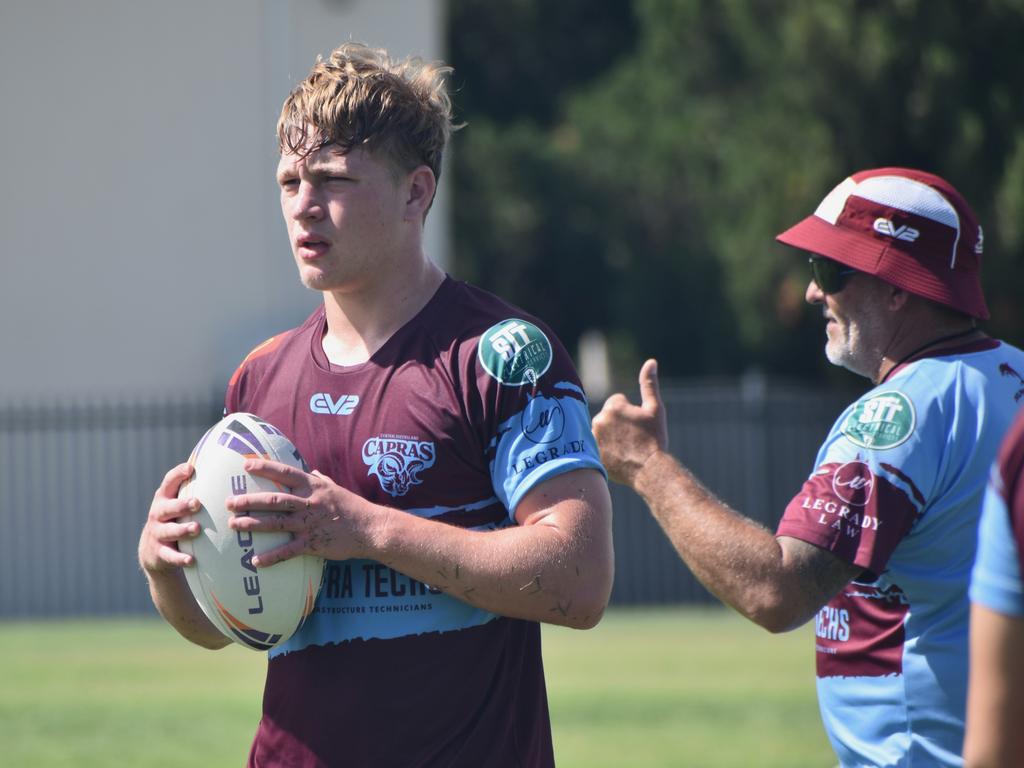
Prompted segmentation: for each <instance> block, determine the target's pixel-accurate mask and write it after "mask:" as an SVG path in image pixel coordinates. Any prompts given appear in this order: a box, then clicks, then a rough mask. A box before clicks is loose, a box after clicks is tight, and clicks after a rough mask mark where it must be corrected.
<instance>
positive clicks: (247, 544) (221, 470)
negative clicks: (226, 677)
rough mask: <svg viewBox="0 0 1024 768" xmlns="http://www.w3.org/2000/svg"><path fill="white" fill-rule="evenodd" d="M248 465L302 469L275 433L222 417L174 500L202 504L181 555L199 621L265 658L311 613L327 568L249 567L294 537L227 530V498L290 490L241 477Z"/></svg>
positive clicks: (255, 422)
mask: <svg viewBox="0 0 1024 768" xmlns="http://www.w3.org/2000/svg"><path fill="white" fill-rule="evenodd" d="M251 458H264V459H271V460H273V461H280V462H283V463H285V464H290V465H291V466H293V467H299V468H300V469H306V466H305V462H303V460H302V457H301V456H299V452H298V451H297V450H296V449H295V446H294V445H292V443H291V441H290V440H289V439H288V438H287V437H285V436H284V434H283V433H282V432H281V431H280V430H279V429H277V428H276V427H274V426H273V425H271V424H268V423H267V422H265V421H263V420H262V419H260V418H258V417H256V416H253V415H252V414H250V413H232V414H231V415H229V416H225V417H224V418H223V419H221V420H220V421H219V422H217V423H216V424H214V425H213V426H212V427H211V428H210V429H209V430H208V431H207V432H206V434H205V435H203V438H202V439H201V440H200V441H199V443H198V444H197V445H196V447H195V449H194V450H193V451H192V455H191V457H189V463H190V464H192V465H193V467H195V472H194V474H193V475H192V477H191V478H190V479H189V480H188V481H187V482H186V483H184V484H183V485H182V486H181V489H180V490H179V492H178V498H181V499H186V498H193V497H195V498H197V499H199V501H200V503H201V504H202V507H201V508H200V510H199V511H198V512H197V513H196V514H195V515H192V516H190V517H189V518H187V519H189V520H197V521H198V522H199V526H200V533H199V536H197V537H196V538H194V539H187V540H186V539H183V540H181V541H179V542H178V548H179V549H180V550H181V551H182V552H185V553H187V554H190V555H192V556H193V557H195V563H194V565H192V566H190V567H188V568H185V569H184V571H185V578H186V579H187V580H188V585H189V588H190V589H191V590H192V594H193V596H194V597H195V599H196V601H197V602H198V603H199V605H200V607H201V608H202V609H203V613H205V614H206V615H207V617H208V618H209V619H210V621H212V622H213V624H214V626H216V627H217V628H218V629H219V630H220V631H221V632H223V633H224V635H225V636H226V637H227V638H229V639H230V640H233V641H234V642H236V643H238V644H240V645H244V646H246V647H247V648H253V649H256V650H261V651H265V650H269V649H271V648H273V647H274V646H277V645H280V644H281V643H283V642H284V641H285V640H287V639H288V638H289V637H291V636H292V635H293V634H294V633H295V631H296V630H297V629H298V628H299V626H301V624H302V622H303V621H304V620H305V618H306V617H307V616H308V615H309V614H310V612H311V611H312V610H313V603H314V602H315V601H316V596H317V593H318V592H319V591H320V583H321V581H322V579H323V572H324V560H323V558H321V557H316V556H313V555H300V556H298V557H293V558H291V559H289V560H284V561H282V562H280V563H277V564H276V565H272V566H270V567H269V568H260V569H259V570H257V569H256V567H255V566H254V565H253V564H252V558H253V555H255V554H259V553H261V552H266V551H267V550H269V549H273V548H274V547H276V546H279V545H280V544H284V543H287V542H288V541H289V540H290V539H291V538H292V535H291V534H290V533H288V532H281V531H278V532H274V533H259V532H252V531H235V530H232V529H231V528H229V527H228V520H229V519H230V518H231V516H232V515H233V514H234V513H233V512H229V511H228V510H227V509H225V507H224V502H225V501H226V500H227V499H228V498H229V497H230V496H237V495H239V494H243V493H258V492H261V491H282V490H283V491H285V492H287V491H288V490H289V489H287V488H284V487H282V486H278V485H277V484H275V483H274V482H272V481H270V480H267V479H265V478H262V477H256V476H255V475H251V474H249V473H248V472H246V471H245V470H244V469H243V465H244V464H245V461H246V460H247V459H251ZM253 514H256V515H258V514H259V513H258V512H255V513H253Z"/></svg>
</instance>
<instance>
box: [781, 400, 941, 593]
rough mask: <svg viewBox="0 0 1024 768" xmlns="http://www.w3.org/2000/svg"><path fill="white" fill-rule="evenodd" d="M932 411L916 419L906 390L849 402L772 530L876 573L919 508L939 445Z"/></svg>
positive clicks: (928, 486)
mask: <svg viewBox="0 0 1024 768" xmlns="http://www.w3.org/2000/svg"><path fill="white" fill-rule="evenodd" d="M943 428H944V425H943V424H942V423H941V419H940V418H939V416H938V415H937V414H934V413H932V414H929V418H927V419H919V418H918V413H917V410H916V408H915V404H914V401H913V400H912V399H911V398H910V397H909V396H908V395H907V394H905V393H904V392H901V391H899V390H890V391H885V392H877V391H875V392H872V393H869V394H868V395H867V396H865V397H864V398H862V399H861V400H860V401H858V402H857V403H855V404H854V405H852V406H851V407H849V408H848V409H847V410H846V411H845V412H844V414H843V415H842V416H841V417H840V418H839V420H838V421H837V422H836V424H835V425H834V426H833V428H832V430H831V432H830V433H829V436H828V438H827V440H826V442H825V444H824V445H823V446H822V447H821V450H820V451H819V453H818V458H817V461H816V467H815V470H814V471H813V472H812V473H811V476H810V477H808V478H807V480H806V481H805V482H804V484H803V487H802V488H801V489H800V492H799V493H797V494H796V496H794V497H793V499H792V501H790V502H789V504H788V505H787V506H786V511H785V513H784V514H783V517H782V520H781V521H780V523H779V526H778V529H777V530H776V535H777V536H789V537H792V538H796V539H800V540H802V541H806V542H808V543H810V544H814V545H815V546H818V547H821V548H822V549H825V550H828V551H829V552H832V553H833V554H835V555H836V556H838V557H840V558H842V559H843V560H845V561H847V562H849V563H851V564H853V565H857V566H859V567H861V568H864V569H865V570H867V571H870V572H871V573H874V574H880V573H882V571H883V570H884V569H885V565H886V563H887V562H888V561H889V558H890V557H891V556H892V553H893V551H894V550H895V549H896V547H897V546H898V545H899V543H900V542H901V541H902V540H903V538H904V537H905V536H906V535H907V533H908V532H909V531H910V530H911V528H912V527H913V526H914V524H915V523H916V522H917V520H918V517H919V516H920V515H921V514H922V512H923V511H924V508H925V506H926V501H927V499H928V498H929V497H930V494H931V490H932V486H933V485H934V483H935V478H936V475H937V467H938V462H939V458H940V457H939V454H940V453H941V451H942V447H943V446H944V445H945V442H946V436H945V434H941V435H940V434H938V432H937V431H938V430H941V429H943Z"/></svg>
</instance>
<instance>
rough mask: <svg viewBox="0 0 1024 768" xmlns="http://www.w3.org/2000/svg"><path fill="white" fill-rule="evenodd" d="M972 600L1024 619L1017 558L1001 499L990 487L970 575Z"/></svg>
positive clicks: (1023, 604) (1014, 543)
mask: <svg viewBox="0 0 1024 768" xmlns="http://www.w3.org/2000/svg"><path fill="white" fill-rule="evenodd" d="M970 594H971V600H972V601H973V602H975V603H980V604H982V605H984V606H985V607H986V608H991V609H992V610H993V611H998V612H999V613H1003V614H1006V615H1008V616H1024V586H1022V584H1021V571H1020V554H1019V553H1018V552H1017V543H1016V540H1015V539H1014V536H1013V531H1012V530H1011V528H1010V516H1009V514H1008V512H1007V508H1006V502H1005V501H1004V500H1003V497H1002V496H1001V495H1000V494H999V492H998V491H997V490H996V489H995V487H994V486H993V485H992V484H989V487H988V491H987V492H986V494H985V506H984V507H983V508H982V512H981V526H980V528H979V530H978V556H977V560H976V561H975V563H974V572H973V573H972V574H971V592H970Z"/></svg>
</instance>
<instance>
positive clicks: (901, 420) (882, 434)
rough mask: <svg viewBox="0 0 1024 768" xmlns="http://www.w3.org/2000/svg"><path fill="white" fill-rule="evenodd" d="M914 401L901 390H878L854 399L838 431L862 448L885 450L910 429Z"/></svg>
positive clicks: (912, 427) (912, 423) (912, 421)
mask: <svg viewBox="0 0 1024 768" xmlns="http://www.w3.org/2000/svg"><path fill="white" fill-rule="evenodd" d="M916 423H917V415H916V414H915V412H914V404H913V403H912V402H910V399H909V398H908V397H907V396H906V395H904V394H903V393H902V392H897V391H896V390H890V391H889V392H879V393H877V394H874V395H872V396H871V397H868V398H865V399H864V400H861V401H860V402H858V403H857V404H856V405H855V406H854V407H853V411H852V412H851V413H850V415H849V416H848V417H847V419H846V423H845V424H843V428H842V430H841V432H842V433H843V434H844V435H845V436H846V438H847V439H848V440H849V441H850V442H851V443H853V444H855V445H859V446H861V447H862V448H872V449H874V450H885V449H887V448H895V447H896V446H897V445H901V444H902V443H904V442H906V440H907V438H909V437H910V436H911V434H913V432H914V426H915V424H916Z"/></svg>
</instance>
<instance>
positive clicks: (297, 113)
mask: <svg viewBox="0 0 1024 768" xmlns="http://www.w3.org/2000/svg"><path fill="white" fill-rule="evenodd" d="M451 71H452V69H451V67H448V66H446V65H444V64H442V63H440V62H429V63H428V62H424V61H423V60H421V59H419V58H416V57H410V58H407V59H404V60H402V61H393V60H392V59H391V57H390V56H389V55H388V53H387V51H384V50H382V49H379V48H371V47H369V46H366V45H362V44H360V43H345V44H344V45H341V46H339V47H338V48H336V49H334V51H332V52H331V55H330V56H329V57H328V58H327V59H326V60H324V59H323V58H322V57H317V62H316V64H315V65H314V66H313V69H312V70H311V71H310V73H309V75H308V76H307V77H306V79H305V80H303V81H302V82H301V83H299V84H298V85H297V86H296V87H295V89H294V90H293V91H292V92H291V93H290V94H289V95H288V98H287V99H285V102H284V106H283V107H282V108H281V117H280V119H279V120H278V122H277V140H278V148H279V149H280V150H281V151H282V152H285V151H287V152H291V153H293V154H298V155H307V154H309V153H310V152H312V151H314V150H316V149H318V148H320V147H323V146H326V145H328V144H334V145H338V146H339V147H341V148H342V150H343V151H345V152H348V151H350V150H352V149H354V148H357V147H362V148H365V149H367V150H368V151H370V152H373V153H374V154H375V155H376V156H378V157H381V158H383V159H385V160H387V161H390V162H391V164H392V165H393V167H394V168H395V170H396V172H409V171H411V170H413V169H414V168H417V167H418V166H420V165H426V166H427V167H429V168H430V170H432V171H433V172H434V177H435V178H438V179H439V178H440V177H441V160H442V157H443V155H444V150H445V147H446V145H447V143H448V139H449V137H450V136H451V133H452V131H453V130H456V129H457V126H453V125H452V103H451V99H450V98H449V96H448V85H447V78H448V75H449V74H450V73H451Z"/></svg>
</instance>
